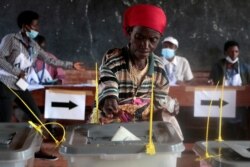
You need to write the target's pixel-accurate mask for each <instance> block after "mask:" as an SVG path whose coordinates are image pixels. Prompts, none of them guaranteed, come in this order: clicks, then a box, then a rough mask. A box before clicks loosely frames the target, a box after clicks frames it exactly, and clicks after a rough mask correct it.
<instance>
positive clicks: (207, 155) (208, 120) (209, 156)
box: [196, 81, 224, 161]
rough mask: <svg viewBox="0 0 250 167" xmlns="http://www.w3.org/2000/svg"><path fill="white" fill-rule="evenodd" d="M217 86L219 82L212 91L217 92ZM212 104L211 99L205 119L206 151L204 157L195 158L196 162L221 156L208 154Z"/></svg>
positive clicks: (219, 154)
mask: <svg viewBox="0 0 250 167" xmlns="http://www.w3.org/2000/svg"><path fill="white" fill-rule="evenodd" d="M223 83H224V81H223ZM218 85H219V81H218V82H217V84H216V86H215V90H214V91H217V88H218ZM222 92H223V91H222ZM222 99H223V98H222ZM212 104H213V100H212V98H211V101H210V104H209V108H208V117H207V127H206V142H205V149H206V151H205V157H200V158H197V159H196V160H198V161H201V160H204V159H208V158H214V157H220V156H221V153H220V152H219V153H218V155H210V154H209V152H208V133H209V123H210V113H211V107H212Z"/></svg>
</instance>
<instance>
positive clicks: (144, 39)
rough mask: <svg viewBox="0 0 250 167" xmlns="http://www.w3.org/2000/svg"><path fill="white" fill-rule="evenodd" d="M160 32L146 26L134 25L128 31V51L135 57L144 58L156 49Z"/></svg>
mask: <svg viewBox="0 0 250 167" xmlns="http://www.w3.org/2000/svg"><path fill="white" fill-rule="evenodd" d="M160 38H161V34H160V33H159V32H157V31H155V30H152V29H150V28H147V27H142V26H135V27H134V28H133V29H132V31H131V33H129V42H130V51H131V53H132V54H133V55H134V56H135V57H134V58H135V59H145V58H148V56H149V55H150V54H151V53H152V52H153V51H154V50H155V49H156V47H157V45H158V43H159V41H160Z"/></svg>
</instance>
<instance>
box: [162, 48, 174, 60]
mask: <svg viewBox="0 0 250 167" xmlns="http://www.w3.org/2000/svg"><path fill="white" fill-rule="evenodd" d="M161 54H162V55H163V57H165V58H166V59H171V58H173V57H174V55H175V50H174V49H170V48H163V49H162V50H161Z"/></svg>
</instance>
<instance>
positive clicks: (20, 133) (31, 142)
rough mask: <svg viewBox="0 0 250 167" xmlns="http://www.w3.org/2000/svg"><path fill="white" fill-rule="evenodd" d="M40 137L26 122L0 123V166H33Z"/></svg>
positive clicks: (40, 140)
mask: <svg viewBox="0 0 250 167" xmlns="http://www.w3.org/2000/svg"><path fill="white" fill-rule="evenodd" d="M41 143H42V137H41V136H40V135H39V134H38V133H37V132H36V131H35V130H34V129H33V128H32V127H31V126H30V125H29V124H27V123H0V166H1V167H33V161H34V153H35V152H37V151H38V150H40V146H41Z"/></svg>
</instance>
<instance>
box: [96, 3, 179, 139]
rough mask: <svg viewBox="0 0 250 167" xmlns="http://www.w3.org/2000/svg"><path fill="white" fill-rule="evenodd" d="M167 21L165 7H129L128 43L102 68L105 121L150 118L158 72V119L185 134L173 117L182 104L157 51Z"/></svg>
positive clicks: (126, 18) (108, 57) (112, 52)
mask: <svg viewBox="0 0 250 167" xmlns="http://www.w3.org/2000/svg"><path fill="white" fill-rule="evenodd" d="M166 23H167V19H166V15H165V13H164V12H163V10H162V9H161V8H159V7H156V6H153V5H144V4H140V5H135V6H132V7H130V8H128V9H127V10H126V12H125V15H124V23H123V28H124V30H125V33H126V34H127V36H128V38H129V43H128V46H127V47H124V48H122V49H112V50H109V51H108V52H107V53H106V55H105V56H104V58H103V61H102V64H101V67H100V79H99V107H100V110H101V111H102V114H101V115H102V117H101V121H102V122H103V123H109V122H113V121H116V120H118V121H121V122H128V121H141V120H148V118H149V102H150V100H149V99H150V95H151V85H152V74H154V83H153V84H154V95H155V97H154V99H155V100H154V113H155V114H156V115H157V118H158V119H161V120H164V121H168V122H171V123H172V124H173V125H174V126H175V127H176V129H178V131H179V133H180V135H181V136H182V134H181V130H180V128H179V125H178V122H177V121H176V119H175V117H174V116H173V115H175V114H177V113H178V112H179V104H178V102H177V101H176V100H175V99H172V98H171V97H169V96H168V89H169V86H168V80H167V78H166V75H165V70H164V65H163V63H162V61H161V59H160V58H159V57H158V56H156V55H155V54H154V53H153V51H154V50H155V48H156V47H157V45H158V43H159V41H160V38H161V37H162V33H163V31H164V29H165V26H166ZM127 104H129V105H127ZM138 106H139V107H138ZM117 117H118V119H117ZM157 118H156V119H157Z"/></svg>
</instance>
